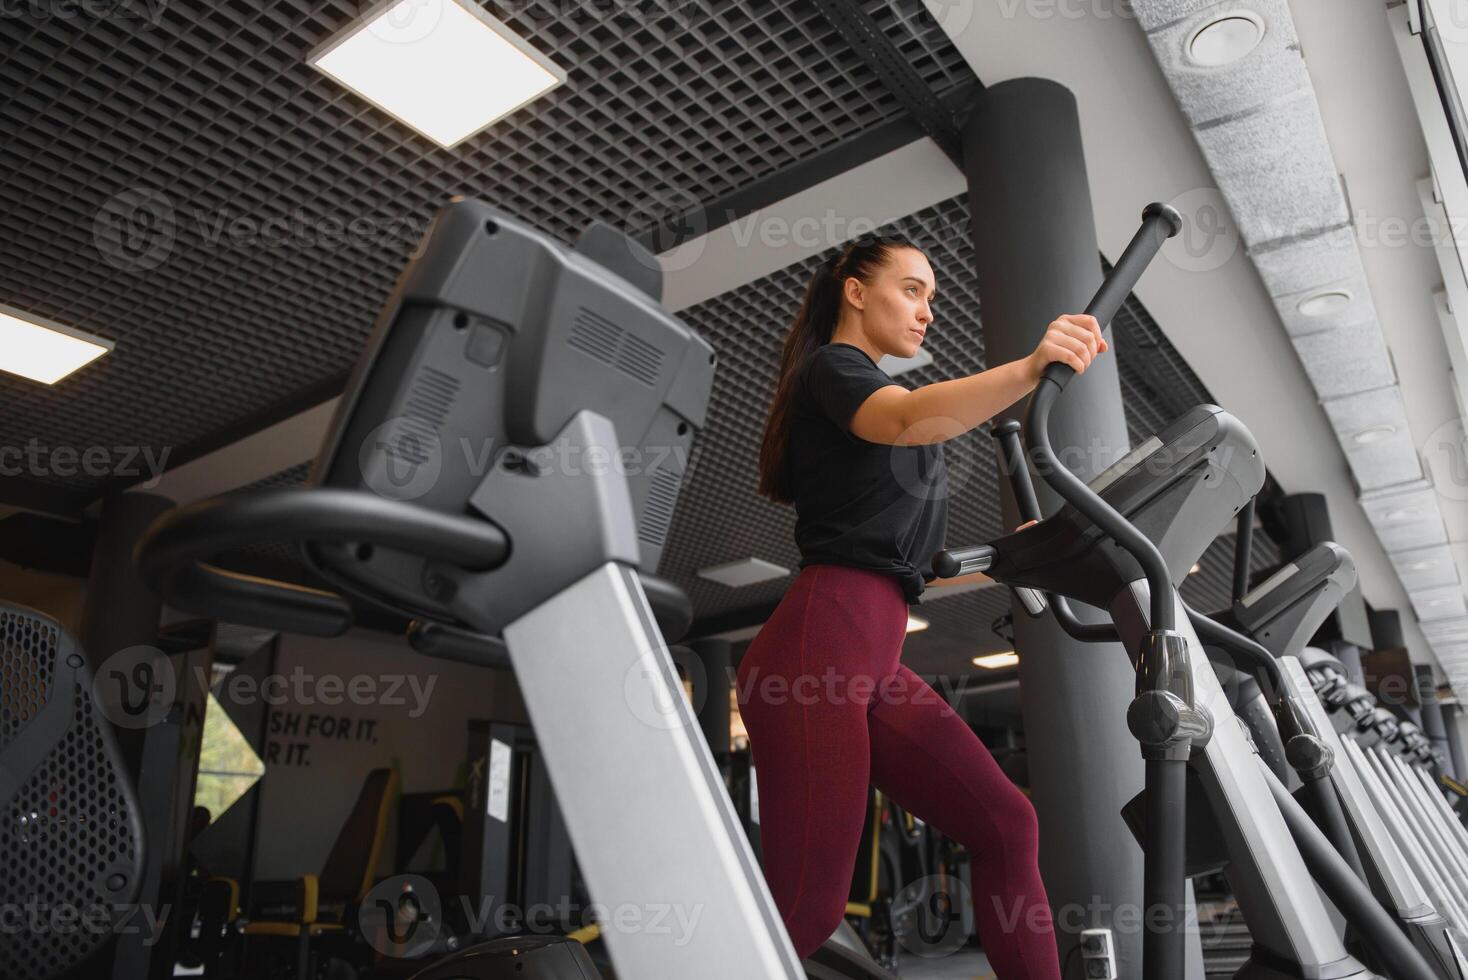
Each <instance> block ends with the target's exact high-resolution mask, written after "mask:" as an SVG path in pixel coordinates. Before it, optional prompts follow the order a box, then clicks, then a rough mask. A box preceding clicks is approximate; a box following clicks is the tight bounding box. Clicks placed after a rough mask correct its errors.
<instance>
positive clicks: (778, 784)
mask: <svg viewBox="0 0 1468 980" xmlns="http://www.w3.org/2000/svg"><path fill="white" fill-rule="evenodd" d="M933 296H934V286H933V271H932V268H931V267H930V266H929V264H928V260H927V257H926V256H924V255H923V253H922V252H921V251H920V250H919V249H918V248H917V247H916V246H914V245H913V244H912V243H911V242H910V241H908V240H907V239H905V238H902V237H900V236H885V237H876V238H868V239H865V240H862V241H860V242H856V243H853V244H851V245H849V246H847V248H846V249H845V250H844V251H843V252H842V253H841V254H840V255H839V256H838V257H837V258H836V259H834V260H832V261H831V262H828V263H826V264H825V265H823V266H822V267H821V269H820V270H819V271H818V272H817V273H816V275H815V277H814V278H813V279H812V280H811V282H810V285H809V287H808V288H807V289H806V294H805V301H804V303H803V304H802V305H801V308H800V312H799V313H798V314H797V316H796V318H795V322H794V324H793V325H792V326H791V328H790V333H789V335H788V336H787V337H786V339H785V347H784V351H783V353H782V355H781V358H780V379H779V383H778V385H777V387H776V392H775V399H774V403H773V405H772V406H771V409H770V415H769V420H768V422H767V423H766V426H765V434H764V444H763V447H762V449H761V453H760V492H761V493H762V494H763V495H765V496H767V497H769V498H771V499H773V500H775V501H778V502H782V503H793V504H794V505H795V508H796V514H797V518H796V525H795V539H796V543H797V545H798V546H799V548H800V554H801V562H800V567H801V571H800V574H799V576H798V577H797V578H796V580H795V582H794V584H793V585H792V586H791V587H790V589H789V591H788V592H786V594H785V597H784V598H783V599H782V600H781V602H780V605H779V607H778V608H777V609H776V610H775V613H774V615H773V616H772V617H771V618H770V620H769V622H767V623H766V624H765V626H764V628H763V629H761V630H760V633H759V635H758V636H757V637H756V638H755V640H754V642H753V643H752V644H751V645H750V647H749V651H748V653H747V654H746V655H745V657H744V660H743V661H742V662H741V664H740V667H739V676H738V685H739V686H738V691H739V699H740V708H741V711H742V714H743V717H744V723H745V726H746V728H747V729H748V730H749V736H750V747H751V750H752V752H753V753H754V763H755V767H756V772H757V774H758V775H757V778H758V781H759V786H758V789H759V799H760V837H761V840H762V842H763V847H764V859H765V860H764V865H765V877H766V879H767V881H768V882H769V886H770V891H771V893H772V894H773V896H774V898H775V902H776V904H777V905H778V906H779V908H780V912H781V915H782V917H783V918H784V920H785V926H786V928H787V929H788V930H789V932H790V936H791V939H792V940H793V941H794V944H795V951H796V952H797V953H798V954H799V955H800V957H801V958H802V959H804V958H805V957H807V956H809V955H810V954H811V953H813V952H814V951H815V950H816V949H817V948H818V947H819V946H820V945H821V943H822V942H824V941H825V940H826V939H827V938H828V937H830V935H831V934H832V932H834V931H835V929H836V927H837V926H838V925H839V924H840V922H841V918H842V915H843V914H844V912H845V907H846V898H847V893H848V889H849V887H850V882H851V873H852V867H853V865H854V863H855V860H856V850H857V845H858V840H859V838H860V836H861V830H862V823H863V819H864V817H865V810H866V799H867V784H868V782H871V783H872V784H875V785H876V786H877V788H878V789H880V790H881V791H882V792H883V793H885V794H887V795H888V796H890V797H891V798H892V799H893V800H895V801H896V802H897V803H898V804H899V805H900V806H901V807H902V808H903V809H905V810H907V811H908V812H910V813H913V814H915V815H916V816H918V817H919V818H921V819H922V820H924V821H926V822H928V823H930V824H932V825H933V826H935V827H937V828H938V829H939V830H941V831H942V832H943V833H945V834H947V835H948V836H950V837H952V838H954V839H955V840H957V841H959V842H960V843H962V844H963V845H964V846H965V847H966V848H967V849H968V851H969V853H970V855H971V856H972V857H971V860H972V862H973V881H974V887H975V891H976V893H977V894H976V895H975V900H974V911H975V916H976V918H977V921H978V925H979V935H980V938H981V939H982V941H983V944H984V950H985V952H986V953H987V955H988V957H989V962H990V964H991V966H992V967H993V968H994V969H995V970H996V971H997V973H998V975H999V977H1000V978H1002V980H1021V978H1031V980H1033V978H1044V980H1057V978H1059V976H1060V969H1059V965H1058V963H1057V961H1056V948H1055V939H1054V932H1053V928H1052V925H1051V920H1050V910H1049V905H1048V903H1047V900H1046V897H1045V887H1044V884H1043V883H1042V882H1041V880H1040V872H1039V865H1038V841H1037V837H1038V827H1037V824H1036V820H1035V811H1034V808H1033V807H1032V806H1031V805H1030V802H1029V800H1028V799H1026V798H1025V796H1024V794H1022V793H1021V792H1020V791H1019V790H1018V789H1017V788H1016V787H1015V786H1014V785H1013V784H1012V783H1010V781H1009V780H1008V778H1006V777H1005V775H1004V774H1003V773H1002V772H1001V771H1000V769H999V767H998V765H997V764H996V763H995V761H994V759H993V757H992V756H991V755H990V754H989V752H988V750H987V749H985V748H984V746H983V743H981V742H980V741H979V739H978V737H977V736H976V735H975V734H974V733H973V730H972V729H970V728H969V727H968V725H967V724H965V723H964V721H963V720H962V719H960V718H959V717H958V715H957V714H956V713H955V712H954V711H953V709H952V708H951V707H950V706H949V705H948V704H947V703H946V702H945V701H944V700H943V699H942V698H941V697H939V696H938V695H937V694H936V693H935V692H934V691H933V690H932V688H930V687H929V686H928V685H927V684H925V683H924V682H923V681H922V680H921V679H920V678H919V677H918V676H917V675H915V674H914V673H912V671H910V670H908V669H907V668H906V667H904V666H903V665H902V664H901V662H900V658H901V655H902V642H903V637H904V636H905V635H906V631H907V607H908V604H909V603H912V602H916V601H918V596H919V595H920V594H921V593H922V591H923V588H924V586H925V585H926V584H954V583H958V582H969V581H976V580H981V579H983V578H984V577H983V576H966V577H965V578H962V579H950V580H938V581H936V582H935V581H934V580H933V570H932V556H933V553H934V552H936V551H938V550H939V549H941V548H942V547H943V535H944V525H945V520H946V514H947V501H946V495H947V475H946V471H945V469H944V463H943V447H942V443H943V442H944V441H945V440H948V439H952V438H954V437H955V436H958V435H961V434H963V433H964V432H967V431H968V430H970V429H972V428H974V427H975V426H977V425H979V424H980V423H982V422H984V421H985V420H987V419H989V418H991V417H993V416H994V415H996V414H998V413H999V412H1000V411H1002V410H1003V409H1005V408H1007V407H1008V406H1010V405H1012V404H1014V403H1015V402H1016V401H1018V400H1019V399H1021V398H1023V397H1024V396H1025V395H1026V394H1028V393H1029V392H1030V391H1031V390H1032V389H1034V387H1035V386H1036V384H1038V383H1039V379H1040V375H1041V373H1042V372H1043V371H1044V370H1045V367H1046V366H1047V365H1049V364H1050V363H1051V362H1052V361H1060V362H1063V363H1065V364H1069V365H1070V366H1071V367H1073V368H1075V370H1076V371H1077V372H1078V373H1079V372H1084V371H1085V369H1086V367H1087V366H1088V365H1089V364H1090V363H1091V361H1092V359H1093V358H1094V357H1095V356H1096V355H1097V354H1098V353H1101V352H1104V351H1105V350H1106V349H1107V345H1106V341H1105V340H1103V339H1102V337H1101V332H1100V329H1099V327H1098V325H1097V323H1096V321H1095V319H1094V318H1092V317H1089V316H1084V315H1067V316H1063V317H1061V318H1060V319H1058V320H1056V321H1055V322H1054V323H1052V324H1050V326H1049V328H1048V329H1047V331H1046V333H1045V337H1044V340H1043V341H1041V343H1040V345H1039V347H1037V348H1036V349H1035V351H1034V353H1032V354H1031V355H1030V356H1029V357H1026V358H1024V359H1023V360H1019V361H1014V362H1011V363H1009V364H1001V365H999V366H997V367H994V368H991V369H990V370H988V371H984V372H982V373H980V374H975V375H972V376H970V377H966V378H958V379H955V380H951V381H943V382H939V383H937V384H931V385H925V386H923V387H921V388H918V389H916V390H911V391H910V390H908V389H907V388H905V387H903V386H901V385H898V384H896V383H894V382H893V381H892V379H891V378H889V377H887V375H885V374H884V373H883V372H882V371H881V369H879V368H878V367H877V361H879V360H880V359H881V357H882V355H883V354H892V355H894V356H896V357H912V356H913V355H914V354H916V353H917V350H918V348H919V347H920V346H922V342H923V337H924V334H925V333H926V332H927V330H928V327H929V325H930V324H932V322H933V313H932V310H931V307H930V304H931V302H932V300H933Z"/></svg>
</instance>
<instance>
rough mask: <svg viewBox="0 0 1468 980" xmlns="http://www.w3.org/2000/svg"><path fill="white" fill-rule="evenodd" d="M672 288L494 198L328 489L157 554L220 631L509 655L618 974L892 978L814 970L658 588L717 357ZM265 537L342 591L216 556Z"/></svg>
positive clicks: (463, 970)
mask: <svg viewBox="0 0 1468 980" xmlns="http://www.w3.org/2000/svg"><path fill="white" fill-rule="evenodd" d="M661 293H662V273H661V269H660V266H659V265H658V262H657V260H656V258H655V257H654V256H653V255H651V253H649V252H648V251H647V250H646V249H644V248H642V247H641V246H640V245H638V244H636V243H635V242H634V241H633V240H631V239H629V238H628V237H627V236H625V235H623V234H621V233H619V232H617V231H615V230H614V229H612V228H610V227H608V226H605V225H601V224H593V225H592V226H591V227H590V228H588V230H587V231H586V233H585V234H584V235H583V237H582V238H581V240H580V241H579V242H578V243H577V245H576V246H575V247H574V248H568V247H567V246H565V245H563V244H562V243H560V242H558V241H555V240H553V239H551V238H549V237H548V236H546V235H544V234H542V233H540V232H539V231H537V230H536V229H534V228H532V227H530V226H528V225H525V224H523V223H521V222H519V221H517V220H516V219H514V218H513V217H511V216H509V215H507V214H505V213H503V212H501V211H499V210H497V209H495V208H492V207H490V206H488V205H486V204H483V203H481V202H477V201H469V200H456V201H454V202H452V203H450V204H448V205H447V206H445V207H444V208H443V209H442V210H441V211H440V212H439V214H438V215H437V216H436V217H435V219H434V222H433V224H432V226H431V227H430V229H429V231H428V232H427V235H426V237H425V241H424V243H423V245H422V247H421V248H420V250H419V253H418V254H417V257H416V258H415V259H414V260H413V261H412V262H411V263H410V264H409V265H408V266H407V267H406V268H405V269H404V271H403V273H402V275H401V276H400V277H399V280H398V282H397V284H396V286H395V287H394V290H393V293H392V295H391V297H390V298H389V300H388V302H387V304H386V306H385V307H384V309H383V312H382V314H381V315H380V317H379V319H378V321H377V325H376V328H375V330H374V333H373V335H372V337H371V339H370V340H369V342H368V345H367V348H366V350H365V351H364V353H363V354H362V357H361V358H360V360H359V361H358V364H357V366H356V369H355V371H354V373H353V375H352V378H351V380H350V381H349V383H348V387H347V390H346V392H345V393H344V395H343V397H342V399H341V402H340V405H339V407H338V410H337V414H336V417H335V418H334V419H333V422H332V425H331V427H330V430H329V434H328V436H327V439H326V442H325V445H324V446H323V449H322V451H321V454H320V456H319V457H318V459H317V461H316V465H315V468H314V470H313V474H312V478H311V484H312V486H309V487H307V488H304V489H291V490H267V491H258V492H251V493H242V494H234V495H229V496H227V497H221V498H215V499H211V500H206V501H202V502H199V503H196V504H192V505H190V506H187V507H183V508H180V509H178V510H175V511H173V512H170V513H169V514H167V515H165V516H164V517H163V518H161V519H160V520H159V521H158V522H157V523H156V524H155V525H154V526H153V527H152V528H151V529H150V532H149V534H148V535H147V536H146V538H145V539H144V540H143V541H142V542H141V543H140V545H139V550H138V556H137V558H138V563H139V566H140V569H141V571H142V574H143V576H144V578H145V580H147V581H148V582H150V583H151V584H152V585H153V587H154V588H155V589H156V590H158V591H159V592H160V593H161V594H162V595H163V596H164V597H165V599H166V600H167V601H168V602H169V603H170V604H171V605H173V606H174V607H176V608H179V609H183V610H187V611H189V612H192V613H195V614H198V615H201V616H205V617H208V618H212V619H220V620H224V621H228V622H233V623H241V624H247V625H259V626H264V627H267V628H270V629H277V630H286V631H291V632H299V633H306V634H309V635H318V636H333V635H338V634H340V633H342V632H344V631H345V630H346V629H347V628H348V627H349V626H350V625H351V624H352V622H353V616H354V612H353V607H354V605H368V606H373V607H377V608H378V609H382V610H386V611H388V612H389V613H392V614H394V615H396V616H399V617H403V618H411V619H414V620H416V623H415V625H414V627H413V629H412V630H411V632H410V634H409V638H410V640H411V642H412V643H413V645H414V647H415V648H416V649H418V650H419V651H420V652H422V653H425V654H428V655H430V656H443V657H449V658H452V659H456V660H461V661H467V662H470V663H480V664H485V665H493V666H503V665H504V663H505V661H506V660H508V662H509V665H510V666H511V667H512V668H513V670H514V672H515V676H516V680H517V681H518V684H519V687H520V692H521V695H522V697H523V699H524V701H525V704H526V707H527V709H528V712H529V715H530V719H531V722H532V724H533V726H534V729H535V733H536V738H537V742H538V745H539V748H540V751H541V753H542V755H543V756H544V758H545V760H546V765H547V769H548V771H549V774H550V777H551V782H552V785H553V789H554V792H555V796H556V799H557V801H558V802H559V804H560V808H561V811H562V815H563V817H564V820H565V824H566V828H567V831H568V833H569V836H570V838H571V843H572V845H573V847H574V849H575V853H576V855H577V860H578V864H579V865H580V867H581V871H582V874H583V877H584V879H585V882H586V885H587V889H588V891H589V892H590V894H591V897H592V899H593V901H594V902H595V903H597V905H599V906H601V907H602V908H605V909H607V910H608V911H609V913H610V914H609V915H608V916H607V917H606V918H605V919H603V920H602V921H601V922H599V923H598V924H599V926H600V934H601V937H602V938H603V939H604V941H605V943H606V947H607V950H608V952H609V954H610V956H611V960H612V963H613V965H614V967H615V968H616V971H617V973H618V974H619V975H621V976H625V977H637V978H640V977H699V978H703V980H748V978H749V977H761V978H770V980H800V978H802V977H804V976H806V975H807V973H806V970H808V971H809V976H812V977H821V978H827V977H831V978H837V977H842V978H865V980H887V978H888V975H887V974H885V973H884V972H883V971H881V970H880V969H878V968H877V967H876V965H875V964H874V963H873V962H872V961H871V959H870V957H867V956H865V951H864V950H861V949H859V948H850V947H846V946H843V945H842V944H841V943H840V942H839V941H838V940H834V939H833V940H832V941H831V942H828V943H827V945H826V946H825V948H823V949H822V950H820V951H818V952H817V953H816V954H815V955H814V956H812V958H811V959H810V960H809V961H808V962H807V963H806V964H805V965H804V969H803V966H802V964H801V963H800V961H799V960H797V958H796V956H795V952H794V949H793V948H792V946H791V944H790V940H789V937H788V936H787V934H786V932H785V929H784V925H783V924H782V922H781V920H780V916H779V913H778V911H777V909H776V907H775V905H774V902H773V900H772V899H771V897H770V894H769V890H768V888H767V887H766V885H765V881H764V878H763V876H762V875H761V874H760V871H759V868H758V866H757V865H756V863H755V860H754V856H753V854H752V852H751V850H750V848H749V844H748V841H747V839H746V838H745V836H744V833H743V831H742V829H741V827H740V824H739V821H738V817H737V815H736V813H735V810H734V807H733V805H732V803H731V802H730V799H729V796H728V793H727V792H726V790H725V788H724V785H723V782H722V778H721V776H720V774H719V772H718V770H717V768H716V767H715V765H714V762H713V758H712V756H711V755H710V752H709V749H708V746H707V744H706V743H705V742H704V741H703V739H702V736H701V735H700V730H699V727H698V724H697V721H696V719H695V718H694V716H693V713H692V710H691V708H690V706H689V705H688V703H687V701H686V700H685V698H684V697H683V693H682V685H681V683H680V682H679V680H678V675H677V673H676V670H675V668H674V666H673V662H672V660H671V658H670V656H669V653H668V649H667V645H666V644H667V643H668V642H672V641H673V640H676V639H677V638H678V637H680V636H681V635H682V634H683V632H685V631H686V629H687V627H688V624H689V621H690V619H691V612H692V611H691V606H690V604H689V602H688V599H687V597H686V596H684V595H683V594H682V593H681V591H679V590H678V589H677V588H676V587H674V586H673V585H672V584H671V583H668V582H665V581H662V580H660V579H658V578H656V577H655V575H654V572H655V570H656V568H657V565H658V559H659V557H660V555H661V553H662V548H663V543H664V540H665V538H666V536H667V533H668V530H669V528H670V525H671V522H672V516H673V511H674V507H675V505H676V503H677V497H678V492H679V489H680V486H681V484H682V481H683V477H684V474H685V471H686V469H687V465H688V460H689V452H688V450H689V447H690V445H691V443H692V440H693V437H694V432H695V430H696V429H697V428H698V427H700V426H701V425H702V424H703V422H704V415H705V411H706V407H707V402H708V396H709V389H710V385H711V382H712V378H713V372H714V362H715V355H714V352H713V350H712V348H711V347H710V346H709V345H708V344H707V343H706V342H705V341H703V340H702V339H701V338H699V337H698V336H697V335H696V334H694V333H693V332H692V331H691V330H690V329H689V328H688V327H687V325H685V324H684V323H683V322H682V321H680V320H678V319H677V318H676V317H674V316H673V315H671V314H670V313H668V311H667V310H666V309H664V308H663V307H662V305H661V304H660V302H659V299H660V297H661ZM264 541H279V542H288V543H294V544H297V545H299V547H300V551H301V555H302V558H303V560H304V561H305V562H306V564H307V565H308V566H309V567H310V568H311V569H312V570H313V571H315V572H316V573H317V574H318V575H320V576H321V577H322V578H324V579H325V580H326V581H327V582H329V583H330V584H331V585H332V586H333V587H334V588H336V589H337V590H339V591H338V592H325V591H319V590H316V589H308V588H302V587H300V586H297V585H291V584H287V583H283V582H273V581H266V580H261V579H257V578H248V577H245V576H240V575H236V574H233V573H230V572H228V571H225V570H222V569H220V568H217V567H215V566H214V565H212V564H210V563H211V562H212V561H213V560H214V556H216V555H218V554H220V553H222V552H226V551H229V550H231V549H234V548H239V547H244V546H248V545H254V544H259V543H261V542H264ZM419 898H420V899H421V896H420V897H419ZM431 906H432V903H431V902H422V901H419V902H417V903H416V904H415V905H414V907H413V908H411V909H408V910H405V913H406V914H405V915H404V918H405V919H406V920H408V921H407V922H406V925H404V923H400V922H395V923H389V924H388V925H389V926H392V927H393V928H387V929H383V928H381V926H382V923H380V922H376V923H374V925H375V926H376V929H375V932H376V933H377V934H378V935H379V936H382V935H383V934H386V938H385V939H380V940H379V941H380V942H381V943H383V944H384V945H385V946H386V948H383V945H379V947H378V948H379V950H380V951H382V952H386V953H388V954H390V955H394V956H399V957H404V958H420V957H422V956H424V955H425V954H427V953H429V952H430V951H432V950H433V949H434V948H435V946H434V943H435V940H436V938H437V936H436V933H437V932H438V931H439V929H440V928H441V921H440V919H439V918H437V917H434V916H433V915H424V914H422V912H423V910H424V909H429V910H430V911H431ZM381 914H382V913H379V915H381ZM363 925H364V930H363V931H364V932H366V931H368V929H367V926H368V924H367V923H365V922H364V923H363ZM423 976H424V977H425V978H426V977H430V976H434V977H437V976H453V977H500V976H505V977H509V976H514V977H515V978H517V980H534V978H550V977H557V978H572V977H574V978H577V980H581V978H592V977H595V976H597V972H596V969H595V966H594V964H593V963H592V962H591V960H590V958H589V957H588V956H587V954H586V952H585V950H584V949H583V948H582V946H581V945H580V943H578V942H577V941H576V940H574V939H568V938H564V937H559V938H551V937H508V938H505V939H501V940H498V941H496V942H493V943H489V944H483V945H480V946H476V947H472V948H470V949H468V950H463V951H460V952H459V953H457V954H455V955H452V956H450V957H449V958H447V959H445V960H442V961H440V962H439V963H438V964H435V965H433V966H430V967H428V969H427V970H426V971H425V972H424V974H423Z"/></svg>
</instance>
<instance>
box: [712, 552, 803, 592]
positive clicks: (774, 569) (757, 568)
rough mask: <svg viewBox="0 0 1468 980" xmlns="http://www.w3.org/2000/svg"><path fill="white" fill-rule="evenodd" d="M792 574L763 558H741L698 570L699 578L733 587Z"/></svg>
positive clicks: (788, 570) (736, 587)
mask: <svg viewBox="0 0 1468 980" xmlns="http://www.w3.org/2000/svg"><path fill="white" fill-rule="evenodd" d="M789 574H790V569H788V568H781V567H780V566H779V565H776V564H774V563H772V562H767V561H765V560H764V559H763V558H741V559H740V560H739V561H731V562H725V563H724V564H722V565H710V566H709V567H707V568H700V569H699V570H698V577H699V578H706V579H708V580H709V581H710V582H718V583H719V584H720V585H727V586H729V587H730V588H731V589H738V588H742V587H744V586H746V585H754V584H755V583H756V582H768V581H770V580H771V579H777V578H784V577H785V576H786V575H789Z"/></svg>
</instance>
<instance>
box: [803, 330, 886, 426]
mask: <svg viewBox="0 0 1468 980" xmlns="http://www.w3.org/2000/svg"><path fill="white" fill-rule="evenodd" d="M896 383H897V382H895V381H893V380H892V379H891V378H889V377H887V375H886V374H885V373H884V372H883V371H882V369H881V368H879V367H877V366H876V365H875V364H873V363H872V359H871V358H870V357H867V355H866V354H865V353H863V352H862V351H860V350H858V349H857V348H855V347H850V346H848V345H846V344H827V345H826V346H824V347H822V348H821V349H820V350H818V351H816V352H815V354H814V355H813V356H812V357H811V359H810V363H809V365H807V367H806V372H805V390H806V392H807V394H809V396H810V400H811V403H812V404H813V405H815V407H816V408H817V409H818V410H819V411H820V412H821V414H822V415H824V416H826V417H827V418H829V419H830V420H831V421H832V422H834V423H836V425H838V426H840V427H841V429H842V430H843V431H844V430H846V429H847V428H848V427H849V426H850V424H851V417H852V416H853V415H855V414H856V410H857V409H858V408H861V405H862V402H865V401H866V400H867V399H868V398H870V397H871V395H872V393H873V392H875V391H877V390H878V389H881V388H886V387H887V386H889V385H895V384H896Z"/></svg>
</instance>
